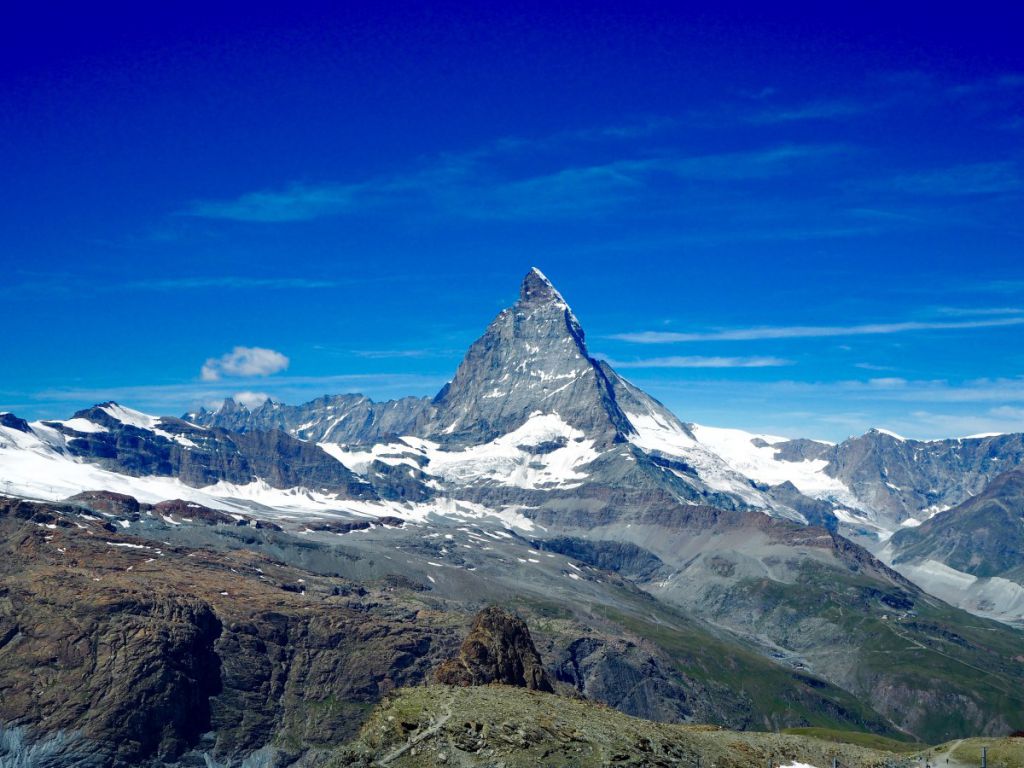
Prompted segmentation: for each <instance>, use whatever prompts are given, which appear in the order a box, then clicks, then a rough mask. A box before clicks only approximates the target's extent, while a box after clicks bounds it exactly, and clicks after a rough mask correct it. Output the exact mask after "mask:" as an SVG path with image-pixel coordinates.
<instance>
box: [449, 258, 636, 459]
mask: <svg viewBox="0 0 1024 768" xmlns="http://www.w3.org/2000/svg"><path fill="white" fill-rule="evenodd" d="M434 404H435V406H436V407H437V414H436V416H435V419H434V424H433V428H432V431H433V433H434V436H435V438H436V439H443V440H445V441H447V442H450V443H455V444H470V443H484V442H487V441H489V440H491V439H493V438H495V437H497V436H498V435H502V434H507V433H509V432H512V431H513V430H515V429H516V428H517V427H519V426H521V425H522V424H523V423H524V422H526V420H527V419H528V418H529V417H530V415H531V414H533V413H535V412H537V411H538V410H539V411H541V412H543V413H557V414H558V415H559V416H561V418H562V419H563V420H564V421H565V422H566V423H568V424H569V425H571V426H573V427H576V428H578V429H582V430H583V431H584V432H585V433H586V434H587V435H588V436H592V437H596V438H599V439H600V441H601V442H604V443H611V442H613V441H614V440H615V439H616V438H618V437H619V436H620V435H621V434H622V433H629V432H632V431H633V428H632V426H631V425H630V423H629V420H628V419H627V418H626V415H625V414H624V413H623V412H622V410H621V409H620V408H619V406H618V405H617V403H616V401H615V392H614V389H613V386H612V384H611V382H610V381H609V378H608V375H607V373H606V371H605V370H604V369H603V368H602V366H601V365H600V364H599V363H598V361H596V360H594V359H593V358H592V357H590V354H589V353H588V352H587V347H586V344H585V343H584V340H583V329H582V328H581V327H580V324H579V321H577V320H576V316H575V315H574V314H573V313H572V310H571V309H569V305H568V304H566V303H565V300H564V299H563V298H562V296H561V294H559V293H558V291H556V290H555V288H554V287H553V286H552V285H551V283H550V282H549V281H548V279H547V278H546V277H544V275H542V274H541V273H540V271H539V270H536V269H534V270H531V271H530V273H529V274H528V275H527V276H526V278H525V279H524V280H523V284H522V287H521V289H520V294H519V301H517V302H516V303H515V305H514V306H512V307H510V308H509V309H506V310H503V311H502V312H501V314H499V315H498V317H497V318H495V320H494V322H492V323H491V325H490V326H489V327H488V328H487V331H486V332H485V333H484V335H483V336H481V337H480V338H479V339H477V341H476V342H474V343H473V345H472V346H471V347H470V348H469V351H468V352H467V353H466V356H465V358H464V359H463V361H462V363H461V364H460V365H459V368H458V370H457V371H456V372H455V377H454V378H453V379H452V381H451V382H450V383H449V384H448V385H447V386H445V387H444V388H443V389H442V390H441V391H440V392H439V393H438V395H437V397H435V398H434Z"/></svg>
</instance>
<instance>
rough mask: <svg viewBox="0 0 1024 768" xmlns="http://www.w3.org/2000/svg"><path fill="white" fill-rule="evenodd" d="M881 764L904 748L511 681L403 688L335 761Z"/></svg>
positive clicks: (511, 767) (859, 767) (738, 766)
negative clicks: (642, 709)
mask: <svg viewBox="0 0 1024 768" xmlns="http://www.w3.org/2000/svg"><path fill="white" fill-rule="evenodd" d="M833 758H836V759H837V760H839V761H840V763H841V764H842V765H844V766H850V768H881V766H884V765H888V764H891V763H892V762H893V761H894V760H896V759H897V756H896V755H894V754H893V753H890V752H881V751H876V750H872V749H865V748H863V747H856V746H853V745H849V744H834V743H829V742H827V741H821V740H819V739H815V738H808V737H801V736H787V735H780V734H768V733H742V734H741V733H735V732H731V731H723V730H718V729H716V728H713V727H708V726H686V725H664V724H655V723H651V722H648V721H644V720H637V719H633V718H630V717H627V716H625V715H622V714H620V713H618V712H615V711H613V710H609V709H605V708H601V707H595V706H594V705H592V704H589V703H587V702H583V701H573V700H569V699H564V698H561V697H557V696H553V695H551V694H546V693H539V692H533V691H526V690H523V689H521V688H512V687H508V686H500V685H498V686H487V687H483V688H448V687H440V686H434V687H430V688H418V689H406V690H402V691H399V692H396V693H395V694H394V695H391V696H389V697H388V698H387V699H386V700H385V701H384V702H383V703H382V704H381V706H380V707H379V708H378V709H377V710H376V711H375V712H374V713H373V716H372V717H371V718H370V719H369V721H367V723H366V725H364V726H363V728H362V730H361V731H360V733H359V737H358V738H357V739H355V740H354V741H353V742H352V743H351V744H349V745H347V746H346V747H345V748H344V749H341V750H339V751H337V752H336V753H335V754H325V755H324V756H323V757H322V759H323V761H324V764H325V765H331V766H343V765H351V766H370V765H390V766H398V767H401V766H409V767H410V768H411V767H412V766H417V768H419V766H450V765H459V766H504V768H516V767H517V766H522V767H523V768H526V767H527V766H535V765H550V766H579V767H580V768H584V767H589V766H593V768H598V766H602V767H603V766H666V768H667V767H668V766H678V765H715V766H720V767H721V768H761V766H765V765H767V764H768V763H769V762H771V764H772V765H787V764H792V763H801V764H804V765H817V766H828V765H831V764H832V759H833Z"/></svg>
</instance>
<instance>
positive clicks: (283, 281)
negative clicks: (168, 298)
mask: <svg viewBox="0 0 1024 768" xmlns="http://www.w3.org/2000/svg"><path fill="white" fill-rule="evenodd" d="M122 285H123V287H124V288H128V289H130V290H136V291H177V290H190V289H205V288H224V289H249V288H265V289H275V288H282V289H285V288H337V287H339V285H341V283H339V282H338V281H336V280H320V279H316V278H306V277H243V276H238V275H230V276H223V277H171V278H153V279H150V280H134V281H131V282H128V283H124V284H122Z"/></svg>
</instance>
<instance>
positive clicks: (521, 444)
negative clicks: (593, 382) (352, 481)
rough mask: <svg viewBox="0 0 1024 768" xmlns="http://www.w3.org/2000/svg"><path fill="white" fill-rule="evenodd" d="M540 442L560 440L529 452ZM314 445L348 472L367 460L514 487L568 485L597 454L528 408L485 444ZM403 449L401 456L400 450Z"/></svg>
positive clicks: (411, 440) (580, 437) (553, 418)
mask: <svg viewBox="0 0 1024 768" xmlns="http://www.w3.org/2000/svg"><path fill="white" fill-rule="evenodd" d="M545 443H561V444H562V445H561V447H556V448H554V449H553V450H549V451H547V452H546V453H531V452H530V451H529V450H524V448H526V449H529V448H534V447H536V446H540V445H543V444H545ZM320 447H321V448H322V449H323V450H324V451H326V452H327V453H328V454H330V455H331V456H333V457H334V458H336V459H337V460H338V461H340V462H341V463H342V464H344V465H345V466H346V467H348V468H349V469H351V470H352V471H353V472H358V473H361V474H365V473H366V472H367V470H368V468H369V465H370V463H371V462H372V461H374V460H376V461H382V462H384V463H385V464H391V465H397V464H406V465H408V466H409V467H415V468H419V467H420V463H419V462H418V461H417V455H418V456H420V457H422V458H423V459H425V460H426V464H425V466H424V467H423V470H424V471H425V472H427V473H429V474H432V475H435V476H437V477H439V478H442V479H444V480H448V481H452V482H456V483H461V484H466V483H473V482H481V481H495V482H499V483H503V484H505V485H510V486H513V487H516V488H530V489H536V488H573V487H576V486H577V485H579V484H580V483H581V482H582V481H583V480H585V479H586V478H587V474H586V473H585V472H583V471H582V468H583V467H585V466H586V465H587V464H589V463H590V462H592V461H594V460H595V459H597V458H598V456H599V455H600V454H599V453H598V452H597V451H596V450H595V449H594V441H593V440H589V439H584V433H583V432H582V431H581V430H578V429H575V428H573V427H571V426H569V425H568V424H566V423H565V422H564V421H563V420H562V418H561V417H560V416H559V415H558V414H556V413H540V412H539V411H538V412H535V413H533V414H532V415H531V416H530V418H529V419H528V420H527V421H526V423H524V424H523V425H522V426H521V427H519V428H518V429H516V430H513V431H512V432H509V433H508V434H506V435H502V436H500V437H497V438H495V439H494V440H492V441H491V442H489V443H484V444H482V445H474V446H470V447H468V448H464V449H462V450H459V451H446V450H443V449H442V448H441V446H440V445H439V444H438V443H435V442H433V441H430V440H425V439H423V438H419V437H412V436H406V437H403V438H402V439H401V440H400V441H399V442H397V443H389V444H382V445H375V446H373V447H372V448H369V449H360V450H351V449H348V448H346V447H345V446H343V445H339V444H337V443H320ZM401 454H405V455H401Z"/></svg>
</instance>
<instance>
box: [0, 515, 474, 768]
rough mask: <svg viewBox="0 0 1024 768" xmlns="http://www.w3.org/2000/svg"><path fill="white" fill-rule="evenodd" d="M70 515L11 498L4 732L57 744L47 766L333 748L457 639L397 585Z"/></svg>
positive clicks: (4, 568) (1, 519)
mask: <svg viewBox="0 0 1024 768" xmlns="http://www.w3.org/2000/svg"><path fill="white" fill-rule="evenodd" d="M67 509H68V510H72V509H73V508H72V507H67ZM58 512H59V509H55V508H54V507H51V506H46V505H38V504H32V503H28V502H19V501H12V500H0V731H2V730H3V729H10V728H12V727H13V728H22V729H25V733H26V740H27V741H29V742H30V743H34V742H36V740H38V739H49V740H51V742H53V743H55V744H57V747H58V748H59V749H58V752H59V754H57V755H56V756H54V757H53V759H52V760H51V761H50V762H48V763H45V765H53V766H57V765H60V766H79V767H84V766H88V768H101V767H103V768H107V767H109V766H115V767H120V766H129V765H130V766H138V765H154V764H155V765H164V764H166V763H170V762H173V761H175V760H177V759H179V758H182V757H183V756H187V755H189V754H191V755H192V758H191V762H188V763H187V764H188V765H193V764H195V765H202V764H204V762H203V758H202V756H201V754H199V753H200V752H204V751H205V752H209V753H210V754H211V755H212V756H215V758H216V760H217V761H218V764H221V763H224V764H232V765H234V764H237V761H238V760H240V759H241V758H243V757H245V756H247V755H249V754H251V753H252V752H253V751H255V750H258V749H261V748H264V747H265V746H266V745H268V744H271V743H274V744H281V745H283V746H282V747H281V748H282V749H284V750H285V752H287V750H288V749H289V747H288V746H287V745H289V744H297V745H302V748H305V746H310V747H316V746H319V745H333V744H337V743H339V742H341V741H343V740H344V739H345V738H348V737H349V736H351V735H352V734H353V733H354V731H355V729H356V728H357V727H358V724H359V722H360V719H361V717H362V715H363V713H365V711H366V709H367V708H368V706H369V705H371V704H373V703H375V702H376V701H377V700H378V699H379V698H380V696H381V695H382V694H383V693H384V692H386V691H388V690H391V689H392V688H394V687H396V686H400V685H415V684H416V683H418V682H420V681H422V680H423V679H424V677H425V676H426V674H427V672H428V670H429V669H430V668H431V667H432V666H433V665H434V664H435V663H436V662H437V660H438V659H437V656H438V655H439V652H438V651H437V650H435V643H436V642H438V641H439V640H442V643H441V645H442V648H443V647H445V646H447V643H445V642H444V641H443V638H444V637H445V636H446V635H450V637H451V642H454V631H453V630H449V629H447V627H446V624H447V623H448V622H447V620H446V619H445V618H444V617H442V616H439V615H436V614H431V613H430V612H419V613H418V612H416V611H410V610H409V609H408V608H407V607H406V606H405V605H404V604H403V598H402V596H401V595H400V594H394V593H393V592H390V591H378V592H375V593H370V592H368V591H367V590H365V589H362V590H360V589H354V590H347V589H342V590H339V589H338V586H339V580H337V579H324V578H318V577H314V576H312V575H310V574H309V573H304V572H301V571H299V572H296V571H294V570H292V569H289V568H287V567H284V566H282V564H280V563H275V562H274V561H270V560H268V559H266V558H263V557H260V556H258V555H253V554H249V553H242V552H236V553H230V554H214V553H211V552H203V551H201V550H190V549H177V548H174V547H168V546H166V545H162V546H158V545H153V544H149V543H146V540H144V539H143V540H139V539H136V538H134V537H121V536H120V535H118V534H115V533H113V532H109V533H108V532H106V531H104V530H103V529H102V528H100V527H99V524H98V523H94V522H90V523H88V524H87V527H88V528H89V530H88V532H85V531H82V530H81V528H80V527H79V525H77V524H76V523H75V522H72V521H71V520H70V519H68V518H65V517H64V516H62V515H61V514H59V513H58ZM94 527H95V530H96V532H97V533H98V534H100V535H89V534H91V533H92V532H93V528H94ZM110 542H113V544H114V545H113V546H112V545H111V543H110ZM299 575H301V576H302V577H303V579H304V584H303V589H302V590H301V591H299V590H291V589H289V588H288V585H290V584H294V583H296V582H297V581H300V579H298V578H297V577H298V576H299ZM342 586H344V585H342ZM342 592H344V593H345V594H341V593H342ZM210 733H212V734H213V736H212V738H210V737H204V734H210ZM292 750H293V754H292V758H293V759H294V757H296V756H297V754H298V753H299V752H301V751H302V750H301V749H295V748H292ZM25 754H28V752H27V751H26V752H23V753H22V754H20V755H19V754H15V755H14V756H13V758H12V759H14V761H15V762H14V764H15V765H21V763H20V762H18V759H20V758H21V757H23V756H24V755H25ZM229 761H230V762H229ZM287 762H289V763H290V762H291V761H290V760H289V761H287Z"/></svg>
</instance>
